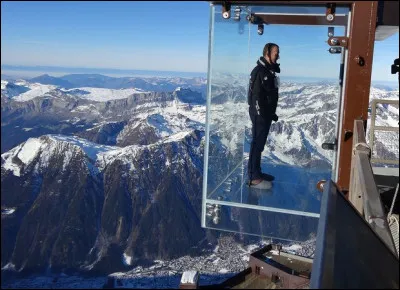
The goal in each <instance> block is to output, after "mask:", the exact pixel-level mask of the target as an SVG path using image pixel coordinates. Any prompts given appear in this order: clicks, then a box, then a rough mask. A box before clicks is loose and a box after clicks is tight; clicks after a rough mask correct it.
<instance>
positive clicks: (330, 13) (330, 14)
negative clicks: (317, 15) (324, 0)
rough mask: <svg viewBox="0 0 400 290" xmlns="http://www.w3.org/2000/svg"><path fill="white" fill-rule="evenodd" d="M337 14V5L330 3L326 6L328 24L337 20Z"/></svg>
mask: <svg viewBox="0 0 400 290" xmlns="http://www.w3.org/2000/svg"><path fill="white" fill-rule="evenodd" d="M335 12H336V4H335V3H328V4H327V5H326V12H325V15H326V20H327V21H328V22H333V21H334V20H335Z"/></svg>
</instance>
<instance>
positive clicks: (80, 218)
mask: <svg viewBox="0 0 400 290" xmlns="http://www.w3.org/2000/svg"><path fill="white" fill-rule="evenodd" d="M217 77H220V82H218V85H215V86H213V87H212V88H211V92H212V99H211V105H212V106H211V109H210V112H209V113H210V114H209V117H210V124H209V125H210V148H209V154H210V158H209V169H210V170H211V171H212V172H213V173H215V174H214V175H213V178H214V179H215V180H214V181H212V180H211V178H210V177H209V178H210V180H211V181H210V182H215V184H218V183H219V182H220V181H221V180H223V178H224V177H225V176H226V173H227V172H229V171H230V169H232V168H233V167H234V166H236V164H238V163H239V162H241V161H242V159H243V158H244V157H246V156H247V155H248V151H249V142H250V138H251V130H250V128H251V127H250V125H251V124H250V120H249V117H248V112H247V108H248V107H247V103H246V102H247V100H246V85H247V84H246V79H245V78H235V77H234V76H229V77H226V76H217ZM62 80H63V81H64V82H69V83H70V84H72V85H71V86H70V87H68V86H64V87H63V86H59V85H57V84H56V82H57V83H60V82H61V81H60V80H59V79H57V80H55V79H53V78H49V77H43V78H41V79H40V78H39V79H36V80H34V81H32V80H18V81H14V82H13V81H10V80H9V81H2V87H1V100H2V106H1V110H2V111H1V113H2V114H1V121H2V124H1V125H2V143H1V152H2V155H1V190H2V267H5V268H11V269H12V268H14V269H17V270H20V269H30V270H34V269H36V268H37V269H46V268H47V267H51V268H52V269H59V268H78V269H85V270H98V271H103V272H110V271H117V270H125V269H127V267H128V268H129V267H130V266H132V265H134V264H135V263H139V262H141V261H153V260H154V259H170V258H177V257H179V256H182V255H187V254H188V255H189V254H193V253H195V252H196V251H197V250H198V249H200V248H201V247H202V246H203V244H207V243H208V242H209V241H211V240H213V239H214V236H213V234H210V232H208V231H205V230H204V229H202V228H201V227H200V220H199V218H200V212H201V209H200V207H201V185H202V174H203V155H204V131H205V119H206V102H205V95H204V93H202V92H201V89H199V88H200V87H202V86H205V83H204V80H203V79H183V78H169V79H161V78H149V79H146V80H143V79H142V80H139V79H137V78H136V79H132V78H109V77H104V76H98V75H95V76H90V75H85V76H82V78H81V79H80V78H79V76H78V75H69V76H67V77H65V78H62ZM41 82H42V83H41ZM45 82H47V83H45ZM166 83H168V85H164V87H166V88H168V89H166V90H161V89H160V88H161V87H163V86H162V84H166ZM63 84H66V83H63ZM151 86H154V87H156V86H157V87H158V88H159V89H158V90H157V91H154V90H152V89H151V88H152V87H151ZM337 94H338V87H337V86H335V85H333V84H320V83H316V84H299V83H293V82H286V83H283V84H282V87H281V91H280V100H279V107H278V111H277V114H278V115H279V121H278V122H276V123H273V124H272V127H271V132H270V137H269V139H268V143H267V146H266V150H265V151H264V158H266V159H268V160H269V162H275V163H279V164H289V165H295V166H300V167H304V168H309V167H313V166H315V165H316V164H318V166H320V167H323V168H329V167H330V166H331V162H332V153H331V152H330V151H325V150H322V148H321V145H322V143H323V142H333V141H334V133H335V123H336V120H335V117H336V116H335V114H336V108H337ZM371 97H373V98H382V99H398V90H397V91H388V90H384V89H377V88H376V89H375V88H372V90H371ZM379 112H380V117H379V118H378V120H377V125H384V124H390V125H393V126H394V125H396V124H397V122H398V108H397V107H395V106H392V105H389V106H386V105H383V106H379ZM397 138H398V134H397ZM389 141H391V139H390V138H386V139H385V138H384V139H381V141H380V142H381V143H380V145H379V146H380V147H379V148H381V149H379V150H383V152H391V154H397V156H398V142H396V143H395V144H393V142H392V143H389ZM396 146H397V147H396ZM382 148H383V149H382ZM385 150H386V151H385ZM396 152H397V153H396ZM218 172H219V174H218ZM277 227H279V225H277ZM281 228H282V229H283V230H284V228H285V227H281ZM3 237H4V238H3Z"/></svg>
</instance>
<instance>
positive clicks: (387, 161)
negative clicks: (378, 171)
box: [369, 99, 399, 164]
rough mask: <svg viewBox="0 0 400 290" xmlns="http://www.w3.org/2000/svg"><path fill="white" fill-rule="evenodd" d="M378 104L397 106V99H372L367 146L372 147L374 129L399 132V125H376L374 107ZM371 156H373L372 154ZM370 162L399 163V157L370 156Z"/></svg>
mask: <svg viewBox="0 0 400 290" xmlns="http://www.w3.org/2000/svg"><path fill="white" fill-rule="evenodd" d="M378 104H388V105H390V104H392V105H397V107H399V100H380V99H374V100H372V101H371V125H370V131H369V147H370V148H371V149H373V148H374V147H373V146H374V140H375V134H374V133H375V131H386V132H399V127H392V126H376V125H375V120H376V108H377V105H378ZM372 157H373V156H372ZM371 163H384V164H399V159H397V160H393V159H382V158H371Z"/></svg>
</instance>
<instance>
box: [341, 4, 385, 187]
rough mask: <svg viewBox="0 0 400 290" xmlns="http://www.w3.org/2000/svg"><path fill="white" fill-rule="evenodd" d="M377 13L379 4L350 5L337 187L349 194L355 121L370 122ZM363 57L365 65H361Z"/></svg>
mask: <svg viewBox="0 0 400 290" xmlns="http://www.w3.org/2000/svg"><path fill="white" fill-rule="evenodd" d="M377 11H378V1H360V2H353V3H352V5H351V14H352V15H351V24H350V27H348V29H349V43H348V57H347V61H346V63H345V71H346V78H345V79H344V82H345V84H344V95H343V116H342V124H341V128H340V131H339V139H338V140H339V142H338V143H339V152H338V160H339V162H338V181H337V184H338V186H339V188H340V190H341V191H342V192H348V188H349V184H350V168H351V154H352V138H351V137H352V136H351V135H352V133H353V126H354V120H357V119H361V120H364V121H367V120H368V103H369V93H370V87H371V73H372V60H373V52H374V41H375V29H376V19H377ZM361 58H362V60H363V63H360V59H361ZM349 133H350V134H349ZM349 135H350V137H348V136H349Z"/></svg>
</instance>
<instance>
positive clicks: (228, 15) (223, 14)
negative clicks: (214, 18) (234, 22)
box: [222, 11, 231, 19]
mask: <svg viewBox="0 0 400 290" xmlns="http://www.w3.org/2000/svg"><path fill="white" fill-rule="evenodd" d="M230 16H231V14H230V13H229V11H225V12H224V13H222V17H223V18H224V19H228V18H229V17H230Z"/></svg>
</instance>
